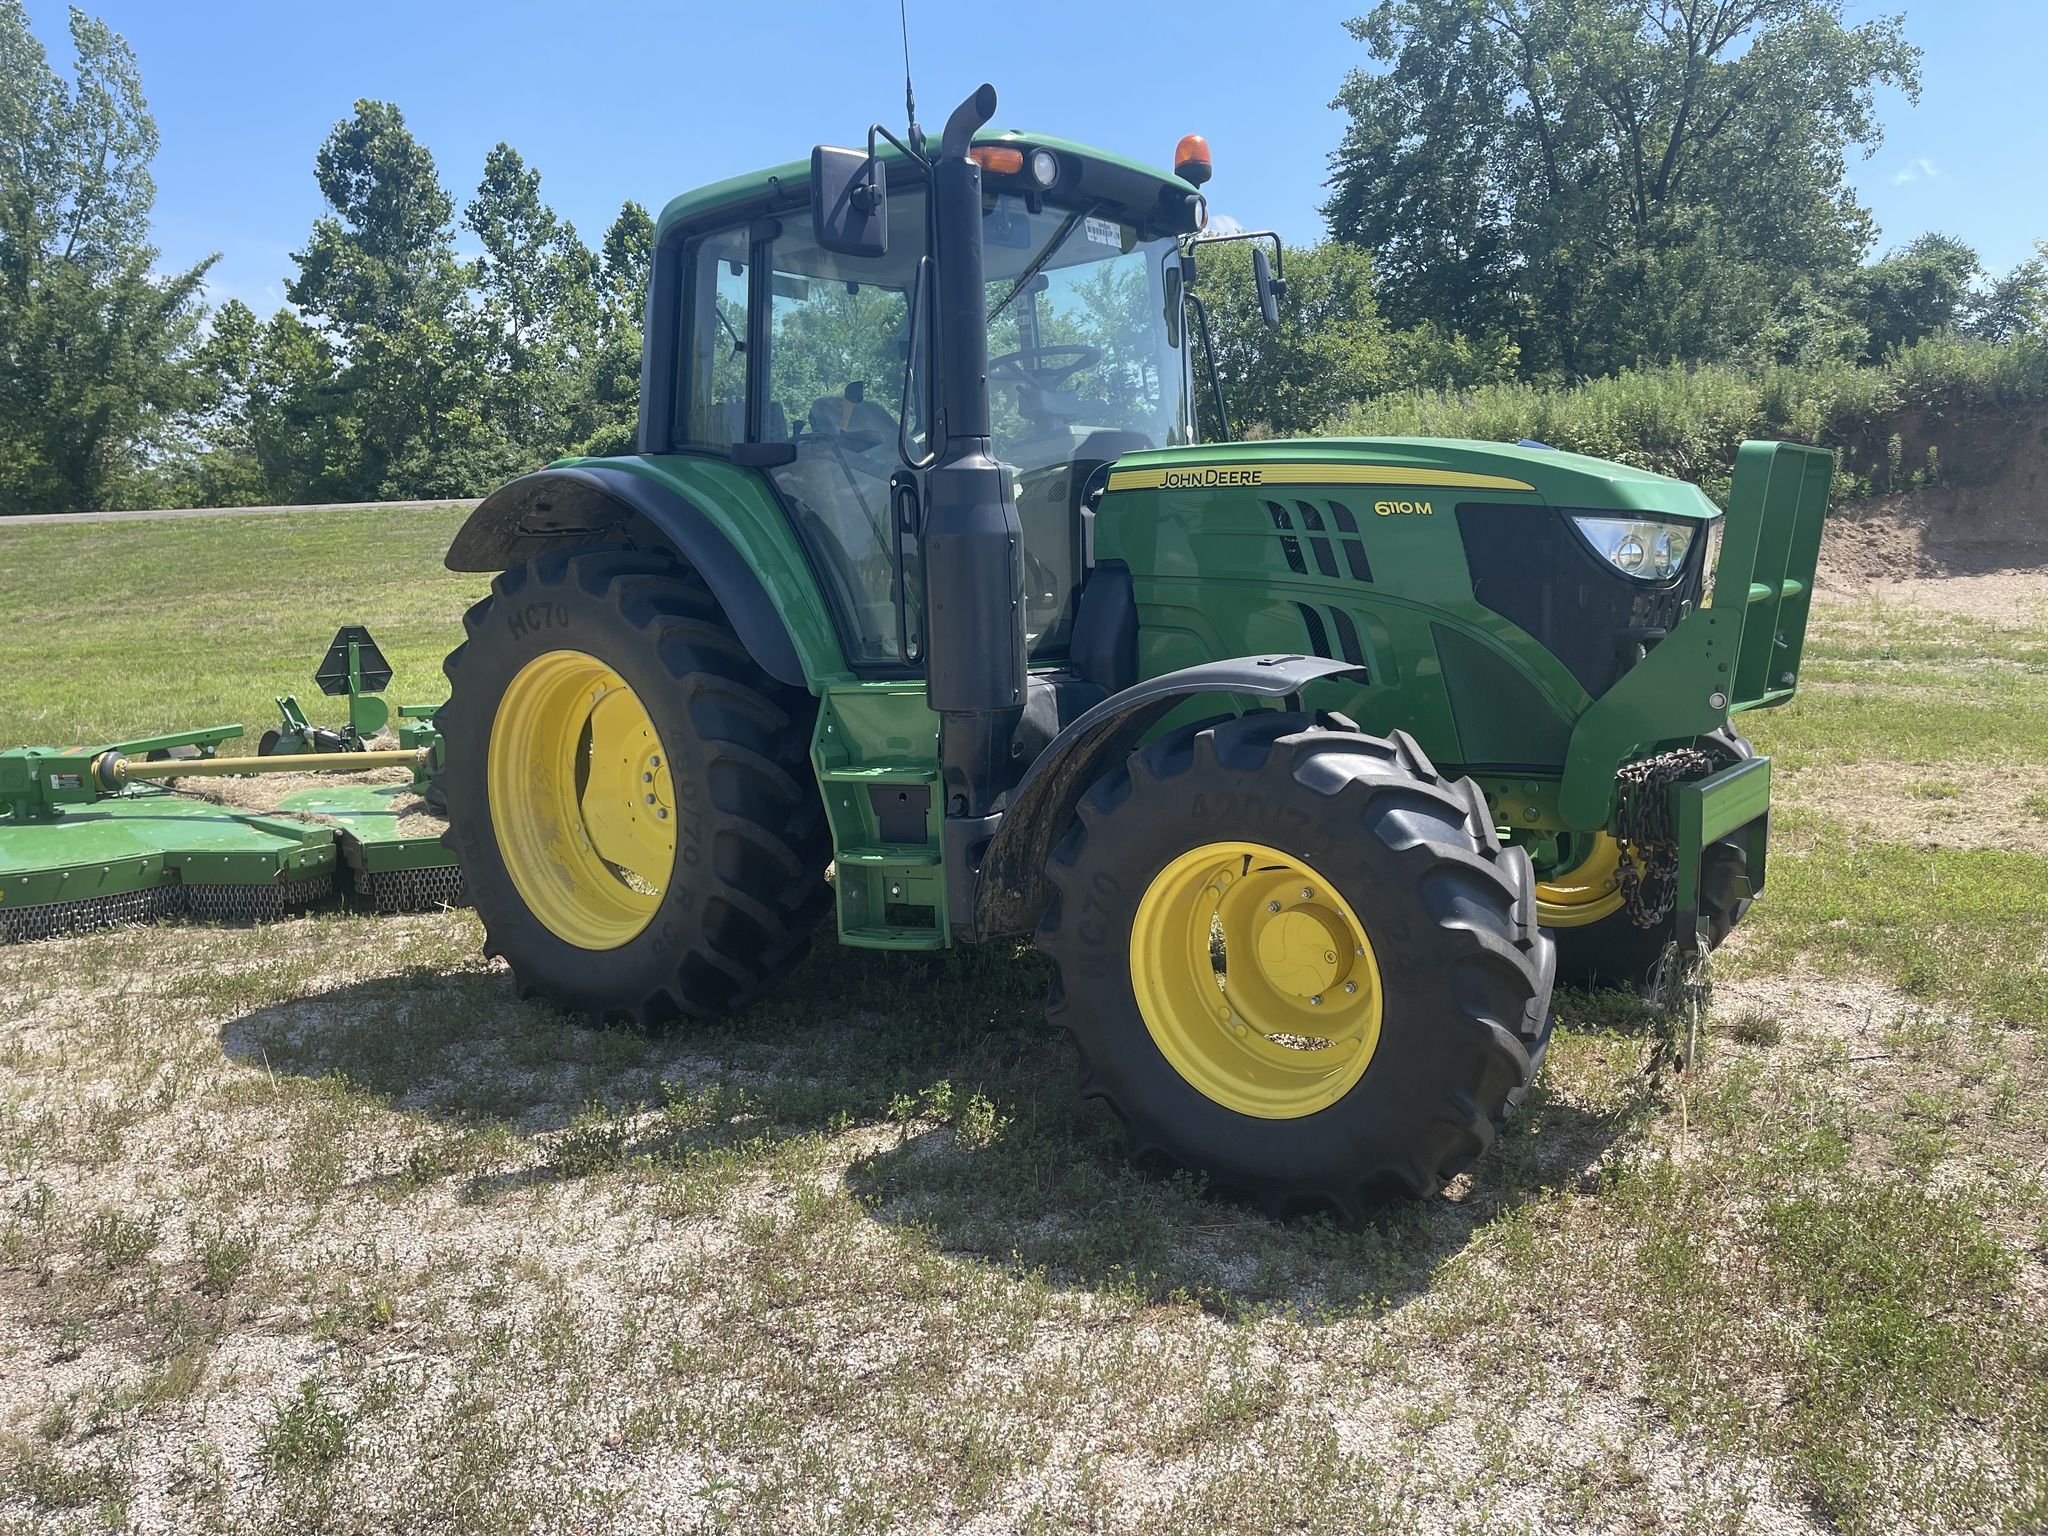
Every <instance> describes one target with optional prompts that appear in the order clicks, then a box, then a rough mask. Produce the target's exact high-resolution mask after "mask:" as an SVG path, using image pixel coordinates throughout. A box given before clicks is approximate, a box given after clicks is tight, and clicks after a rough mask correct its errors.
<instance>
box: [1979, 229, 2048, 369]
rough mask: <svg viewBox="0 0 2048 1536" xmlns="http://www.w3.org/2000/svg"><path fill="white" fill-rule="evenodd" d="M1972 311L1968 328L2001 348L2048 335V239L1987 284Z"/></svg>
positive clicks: (2040, 242)
mask: <svg viewBox="0 0 2048 1536" xmlns="http://www.w3.org/2000/svg"><path fill="white" fill-rule="evenodd" d="M1969 310H1970V318H1969V321H1968V323H1967V325H1966V326H1965V327H1964V328H1965V329H1966V330H1967V331H1968V332H1969V333H1970V334H1971V335H1972V336H1978V337H1982V338H1983V339H1984V340H1985V341H1992V342H1997V343H1998V344H1999V345H2001V346H2003V345H2005V344H2007V343H2009V342H2014V341H2018V340H2019V339H2020V338H2021V337H2022V336H2039V335H2042V334H2044V333H2048V240H2036V241H2035V242H2034V254H2033V255H2032V256H2030V257H2028V258H2027V259H2026V260H2025V261H2022V262H2020V263H2018V264H2017V265H2016V266H2014V268H2013V269H2012V270H2011V271H2010V272H2008V273H2006V275H2005V276H2004V277H2001V278H1998V279H1997V280H1995V281H1994V282H1991V283H1989V284H1987V285H1986V286H1985V288H1984V289H1983V291H1982V292H1981V293H1979V294H1977V295H1976V296H1975V298H1974V299H1973V300H1972V301H1971V304H1970V306H1969Z"/></svg>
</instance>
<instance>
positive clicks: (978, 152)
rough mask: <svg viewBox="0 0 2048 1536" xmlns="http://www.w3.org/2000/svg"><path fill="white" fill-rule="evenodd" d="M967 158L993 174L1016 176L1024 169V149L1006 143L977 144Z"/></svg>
mask: <svg viewBox="0 0 2048 1536" xmlns="http://www.w3.org/2000/svg"><path fill="white" fill-rule="evenodd" d="M967 158H968V159H970V160H972V161H973V162H974V163H975V164H976V165H978V166H980V167H981V168H982V170H984V171H986V172H987V173H988V174H989V175H991V176H1014V175H1016V174H1017V173H1018V172H1019V171H1021V170H1023V169H1024V151H1023V150H1021V149H1012V148H1010V147H1009V146H1008V145H1006V144H977V145H975V146H974V148H972V149H970V150H969V151H967Z"/></svg>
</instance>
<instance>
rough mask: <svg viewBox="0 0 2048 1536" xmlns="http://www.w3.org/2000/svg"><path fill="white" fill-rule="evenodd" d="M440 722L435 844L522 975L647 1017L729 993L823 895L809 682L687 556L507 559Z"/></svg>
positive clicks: (559, 996)
mask: <svg viewBox="0 0 2048 1536" xmlns="http://www.w3.org/2000/svg"><path fill="white" fill-rule="evenodd" d="M464 622H465V627H466V629H467V633H468V639H467V640H466V641H465V643H464V644H463V645H462V646H461V647H460V648H459V649H458V650H456V651H455V653H454V654H453V655H451V656H450V657H449V658H448V662H447V666H446V671H447V673H448V680H449V684H450V694H449V700H448V703H447V705H446V706H445V707H444V708H443V709H442V711H441V712H440V716H439V722H438V723H439V725H440V729H441V731H442V734H443V735H444V737H445V738H446V742H447V766H446V768H445V769H444V770H443V772H442V774H441V776H440V780H439V782H440V784H441V786H442V788H443V789H444V790H445V792H446V795H447V802H448V812H447V814H448V822H449V833H448V839H447V841H448V843H449V846H450V847H451V848H453V849H454V850H455V852H456V855H457V857H458V858H459V860H460V862H461V865H462V870H463V879H464V883H465V887H466V889H467V890H468V892H469V894H470V896H471V898H472V899H473V901H474V902H475V905H476V908H477V913H478V916H479V917H481V918H482V920H483V924H484V932H485V945H486V949H487V950H488V951H489V952H490V953H494V954H499V955H502V956H503V957H504V958H505V960H506V962H507V964H508V965H510V966H511V968H512V973H513V976H514V978H515V980H516V981H517V982H518V984H519V985H520V987H521V989H522V990H524V991H528V992H533V993H537V994H539V995H541V996H543V997H545V998H547V999H548V1000H549V1001H551V1002H553V1003H554V1004H556V1005H557V1006H558V1007H561V1008H563V1009H565V1010H568V1011H571V1012H576V1013H583V1014H588V1015H590V1016H592V1017H594V1018H603V1019H617V1020H628V1021H632V1022H636V1023H651V1022H655V1021H658V1020H660V1019H663V1018H666V1017H669V1016H672V1015H674V1014H677V1013H686V1014H693V1015H699V1016H702V1015H710V1014H716V1013H718V1012H721V1011H723V1010H725V1009H728V1008H732V1007H735V1006H737V1005H739V1004H741V1003H744V1002H746V1001H747V1000H748V999H749V998H751V997H753V996H754V995H755V994H757V993H758V992H760V991H761V990H762V989H763V988H764V987H765V986H767V985H768V984H769V983H770V982H771V981H773V980H774V979H775V978H776V977H778V976H780V975H781V974H783V973H784V972H785V971H787V970H788V968H789V967H790V965H791V964H792V963H793V962H794V960H795V959H796V957H797V955H798V954H799V953H800V951H801V950H802V948H803V946H804V944H805V943H806V942H807V940H808V939H809V937H810V933H811V930H812V929H813V928H814V927H815V926H816V925H817V920H818V918H819V916H820V915H821V914H822V913H823V911H824V909H825V906H826V904H827V902H828V900H829V890H828V888H827V887H826V885H825V883H824V869H825V864H826V861H827V859H828V858H829V838H828V835H827V832H826V827H825V822H824V815H823V808H822V806H821V805H820V803H819V800H818V794H817V788H816V784H815V782H814V780H813V779H812V775H811V768H810V762H809V756H808V750H809V736H810V721H811V700H810V699H809V697H808V696H807V695H805V694H803V693H801V692H800V691H799V690H796V689H791V688H785V687H783V686H781V685H780V684H777V683H776V682H774V680H773V679H771V678H769V677H768V676H767V675H766V674H764V673H763V672H762V671H761V670H760V669H759V668H758V667H756V666H755V665H754V663H753V661H752V659H751V658H750V657H749V656H748V654H747V652H746V650H745V648H744V647H743V646H742V645H741V644H740V642H739V640H738V639H737V638H736V637H735V636H734V634H733V632H732V629H731V626H730V625H729V624H728V623H727V622H726V620H725V616H724V614H723V613H722V612H721V611H720V610H719V607H718V604H717V602H716V601H715V600H714V599H713V598H712V596H711V594H710V592H709V591H708V590H707V589H706V588H705V586H704V584H703V582H702V581H701V580H700V579H699V578H698V577H697V576H696V575H695V573H694V572H691V571H689V570H688V569H687V568H685V567H683V566H680V565H679V564H677V563H676V562H675V561H674V560H673V559H671V558H669V557H668V556H666V555H663V554H659V553H646V552H639V551H632V550H617V549H599V550H584V551H578V552H575V553H571V554H563V555H553V556H547V557H544V558H543V559H540V560H537V561H534V562H533V563H531V564H529V565H526V566H522V567H520V568H519V569H517V570H513V571H508V572H506V573H505V574H504V575H502V576H500V577H499V578H498V580H497V581H496V582H494V583H493V584H492V589H491V596H490V597H488V598H486V599H485V600H484V601H483V602H481V603H479V604H477V605H476V607H474V608H473V609H471V610H470V612H469V614H468V616H467V617H466V619H465V621H464Z"/></svg>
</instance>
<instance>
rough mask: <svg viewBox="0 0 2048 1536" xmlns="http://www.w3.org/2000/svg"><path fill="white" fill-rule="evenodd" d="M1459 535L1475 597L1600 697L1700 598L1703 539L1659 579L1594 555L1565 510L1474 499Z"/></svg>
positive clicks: (1462, 513)
mask: <svg viewBox="0 0 2048 1536" xmlns="http://www.w3.org/2000/svg"><path fill="white" fill-rule="evenodd" d="M1607 515H1610V516H1611V515H1613V514H1607ZM1458 532H1459V535H1460V536H1461V537H1462V538H1463V540H1464V544H1465V561H1466V564H1467V566H1468V567H1469V568H1470V570H1471V572H1472V595H1473V597H1474V598H1475V599H1476V600H1477V601H1478V602H1480V603H1481V604H1483V605H1485V606H1486V607H1488V608H1490V609H1492V610H1493V611H1494V612H1495V613H1497V614H1499V615H1500V616H1501V617H1502V618H1504V619H1507V620H1508V621H1509V622H1511V623H1513V624H1515V625H1516V626H1517V627H1519V628H1521V629H1524V630H1526V631H1528V633H1529V634H1530V635H1532V636H1533V637H1534V638H1535V639H1536V640H1537V641H1538V643H1540V644H1541V645H1542V646H1543V648H1544V649H1545V650H1547V651H1549V652H1550V653H1551V655H1553V656H1555V657H1556V658H1557V659H1558V660H1559V661H1561V662H1563V663H1564V665H1565V667H1566V669H1567V670H1568V671H1570V673H1571V675H1572V676H1573V677H1575V678H1577V679H1578V682H1579V686H1580V687H1582V688H1584V689H1585V690H1586V692H1587V693H1588V694H1590V695H1591V696H1592V697H1594V698H1596V699H1597V698H1599V697H1600V695H1601V694H1603V693H1605V692H1606V691H1607V690H1608V689H1609V688H1611V687H1613V686H1614V683H1615V680H1616V679H1617V678H1619V677H1620V676H1621V675H1622V673H1623V672H1625V671H1626V670H1628V667H1629V666H1630V665H1631V664H1632V661H1633V657H1634V655H1635V654H1636V653H1635V650H1634V646H1635V645H1636V644H1637V643H1647V644H1655V642H1656V639H1657V638H1658V637H1657V635H1656V633H1655V632H1656V631H1659V630H1669V629H1671V628H1672V627H1673V626H1674V625H1676V624H1677V623H1678V621H1679V620H1680V619H1681V618H1683V617H1684V616H1685V614H1686V612H1687V611H1688V610H1689V609H1690V608H1691V607H1693V606H1694V605H1695V604H1697V603H1698V602H1699V599H1700V590H1701V573H1702V571H1703V570H1704V569H1705V556H1706V545H1707V541H1706V540H1705V539H1703V538H1698V539H1694V540H1693V545H1692V549H1691V550H1690V551H1688V553H1687V555H1686V562H1685V569H1684V570H1682V571H1680V572H1679V573H1678V575H1676V576H1674V577H1672V578H1671V580H1669V581H1666V582H1659V583H1651V582H1644V581H1637V580H1635V579H1634V578H1633V577H1630V576H1625V575H1623V574H1622V573H1621V572H1620V571H1617V570H1616V569H1615V568H1614V567H1613V566H1611V565H1609V564H1608V563H1607V562H1606V561H1605V560H1602V559H1601V558H1600V557H1599V556H1598V555H1596V554H1594V553H1593V551H1592V550H1591V549H1589V548H1588V547H1587V545H1586V541H1585V540H1584V539H1581V538H1580V537H1579V536H1578V532H1577V530H1576V529H1574V528H1573V527H1572V526H1571V521H1570V518H1569V516H1568V514H1566V513H1564V512H1562V511H1558V510H1554V509H1550V508H1536V507H1527V506H1521V507H1516V506H1489V505H1484V504H1478V505H1474V504H1467V505H1464V506H1461V507H1459V508H1458ZM1644 632H1649V633H1648V634H1645V633H1644ZM1631 634H1634V635H1636V636H1640V637H1642V638H1641V640H1640V641H1638V640H1632V639H1631V638H1630V635H1631Z"/></svg>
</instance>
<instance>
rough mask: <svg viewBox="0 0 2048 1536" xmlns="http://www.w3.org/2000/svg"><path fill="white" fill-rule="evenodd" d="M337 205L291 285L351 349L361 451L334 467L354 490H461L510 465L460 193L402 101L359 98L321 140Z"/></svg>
mask: <svg viewBox="0 0 2048 1536" xmlns="http://www.w3.org/2000/svg"><path fill="white" fill-rule="evenodd" d="M314 175H315V178H316V179H317V181H318V182H319V185H320V191H321V194H322V196H324V197H325V198H326V200H327V205H328V207H329V209H330V210H331V212H329V213H328V214H327V215H325V216H323V217H322V218H320V219H318V220H316V221H315V223H314V225H313V232H312V235H311V237H310V238H309V239H308V240H307V242H306V249H305V250H304V251H302V252H296V253H294V255H293V260H294V261H296V262H297V263H298V267H299V275H298V276H297V277H296V278H294V279H292V280H291V281H290V282H289V283H288V284H287V285H286V289H285V292H286V296H287V297H288V298H290V300H291V301H292V303H294V304H296V305H297V306H299V308H300V309H301V310H302V311H304V312H305V313H306V314H307V315H309V316H311V317H312V319H313V322H314V323H315V324H316V325H317V327H318V328H319V330H320V333H321V334H322V336H323V337H324V338H325V339H326V341H327V342H328V344H329V345H330V346H331V347H332V348H333V349H334V352H335V354H336V355H337V356H338V357H339V359H340V363H341V366H340V373H339V377H338V379H337V381H336V383H335V395H336V406H337V410H338V412H339V413H340V414H341V415H342V416H344V417H346V418H347V420H348V422H349V427H348V429H347V430H346V431H338V432H336V433H335V434H333V437H332V442H331V446H333V447H335V448H337V449H338V448H341V447H344V446H346V447H347V448H348V449H349V450H350V451H351V452H352V454H353V458H352V459H351V461H350V462H347V463H345V464H331V465H326V466H323V467H322V473H323V475H324V476H325V477H326V478H327V479H329V480H330V482H331V483H333V484H335V485H336V486H337V487H339V488H340V493H341V494H342V495H343V496H345V497H356V496H364V497H368V496H438V495H461V494H466V493H468V492H471V491H474V490H477V489H479V488H481V487H482V486H483V485H485V484H486V483H487V482H488V481H490V480H491V479H492V478H494V477H495V476H496V474H497V473H498V472H500V471H501V470H502V468H503V467H504V462H505V459H506V453H505V450H504V447H503V445H502V443H501V442H499V441H496V440H494V437H493V434H492V431H491V428H490V426H489V424H488V422H487V420H486V415H485V411H484V408H483V406H482V404H481V403H480V401H481V396H482V394H483V383H484V373H485V367H484V361H483V357H482V355H481V354H482V348H481V347H480V345H479V340H478V336H477V332H476V328H475V326H474V325H473V323H472V316H471V313H470V311H469V309H468V308H467V306H466V304H465V302H464V289H465V284H464V281H463V271H462V267H461V264H460V263H459V262H458V261H457V260H456V258H455V252H454V230H453V227H452V225H451V222H450V220H451V216H452V214H453V212H454V207H453V204H452V202H451V201H450V199H449V197H448V194H447V193H446V192H445V191H444V190H443V189H442V187H441V183H440V179H439V177H438V176H437V175H436V173H435V170H434V157H433V156H432V155H431V154H430V153H428V151H427V149H426V146H424V145H423V144H421V143H420V142H419V141H418V140H416V139H415V138H413V136H412V134H411V133H410V132H409V131H408V130H407V128H406V126H405V116H404V114H403V113H402V112H400V111H399V109H398V108H397V107H395V106H393V105H391V104H390V103H389V102H381V101H359V102H357V103H356V108H355V114H354V116H353V117H350V118H349V119H347V120H346V121H343V122H340V123H337V124H335V126H334V130H333V132H331V133H330V134H328V136H327V139H326V141H325V142H324V143H323V144H322V145H321V146H320V151H319V154H318V156H317V158H316V160H315V166H314Z"/></svg>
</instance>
